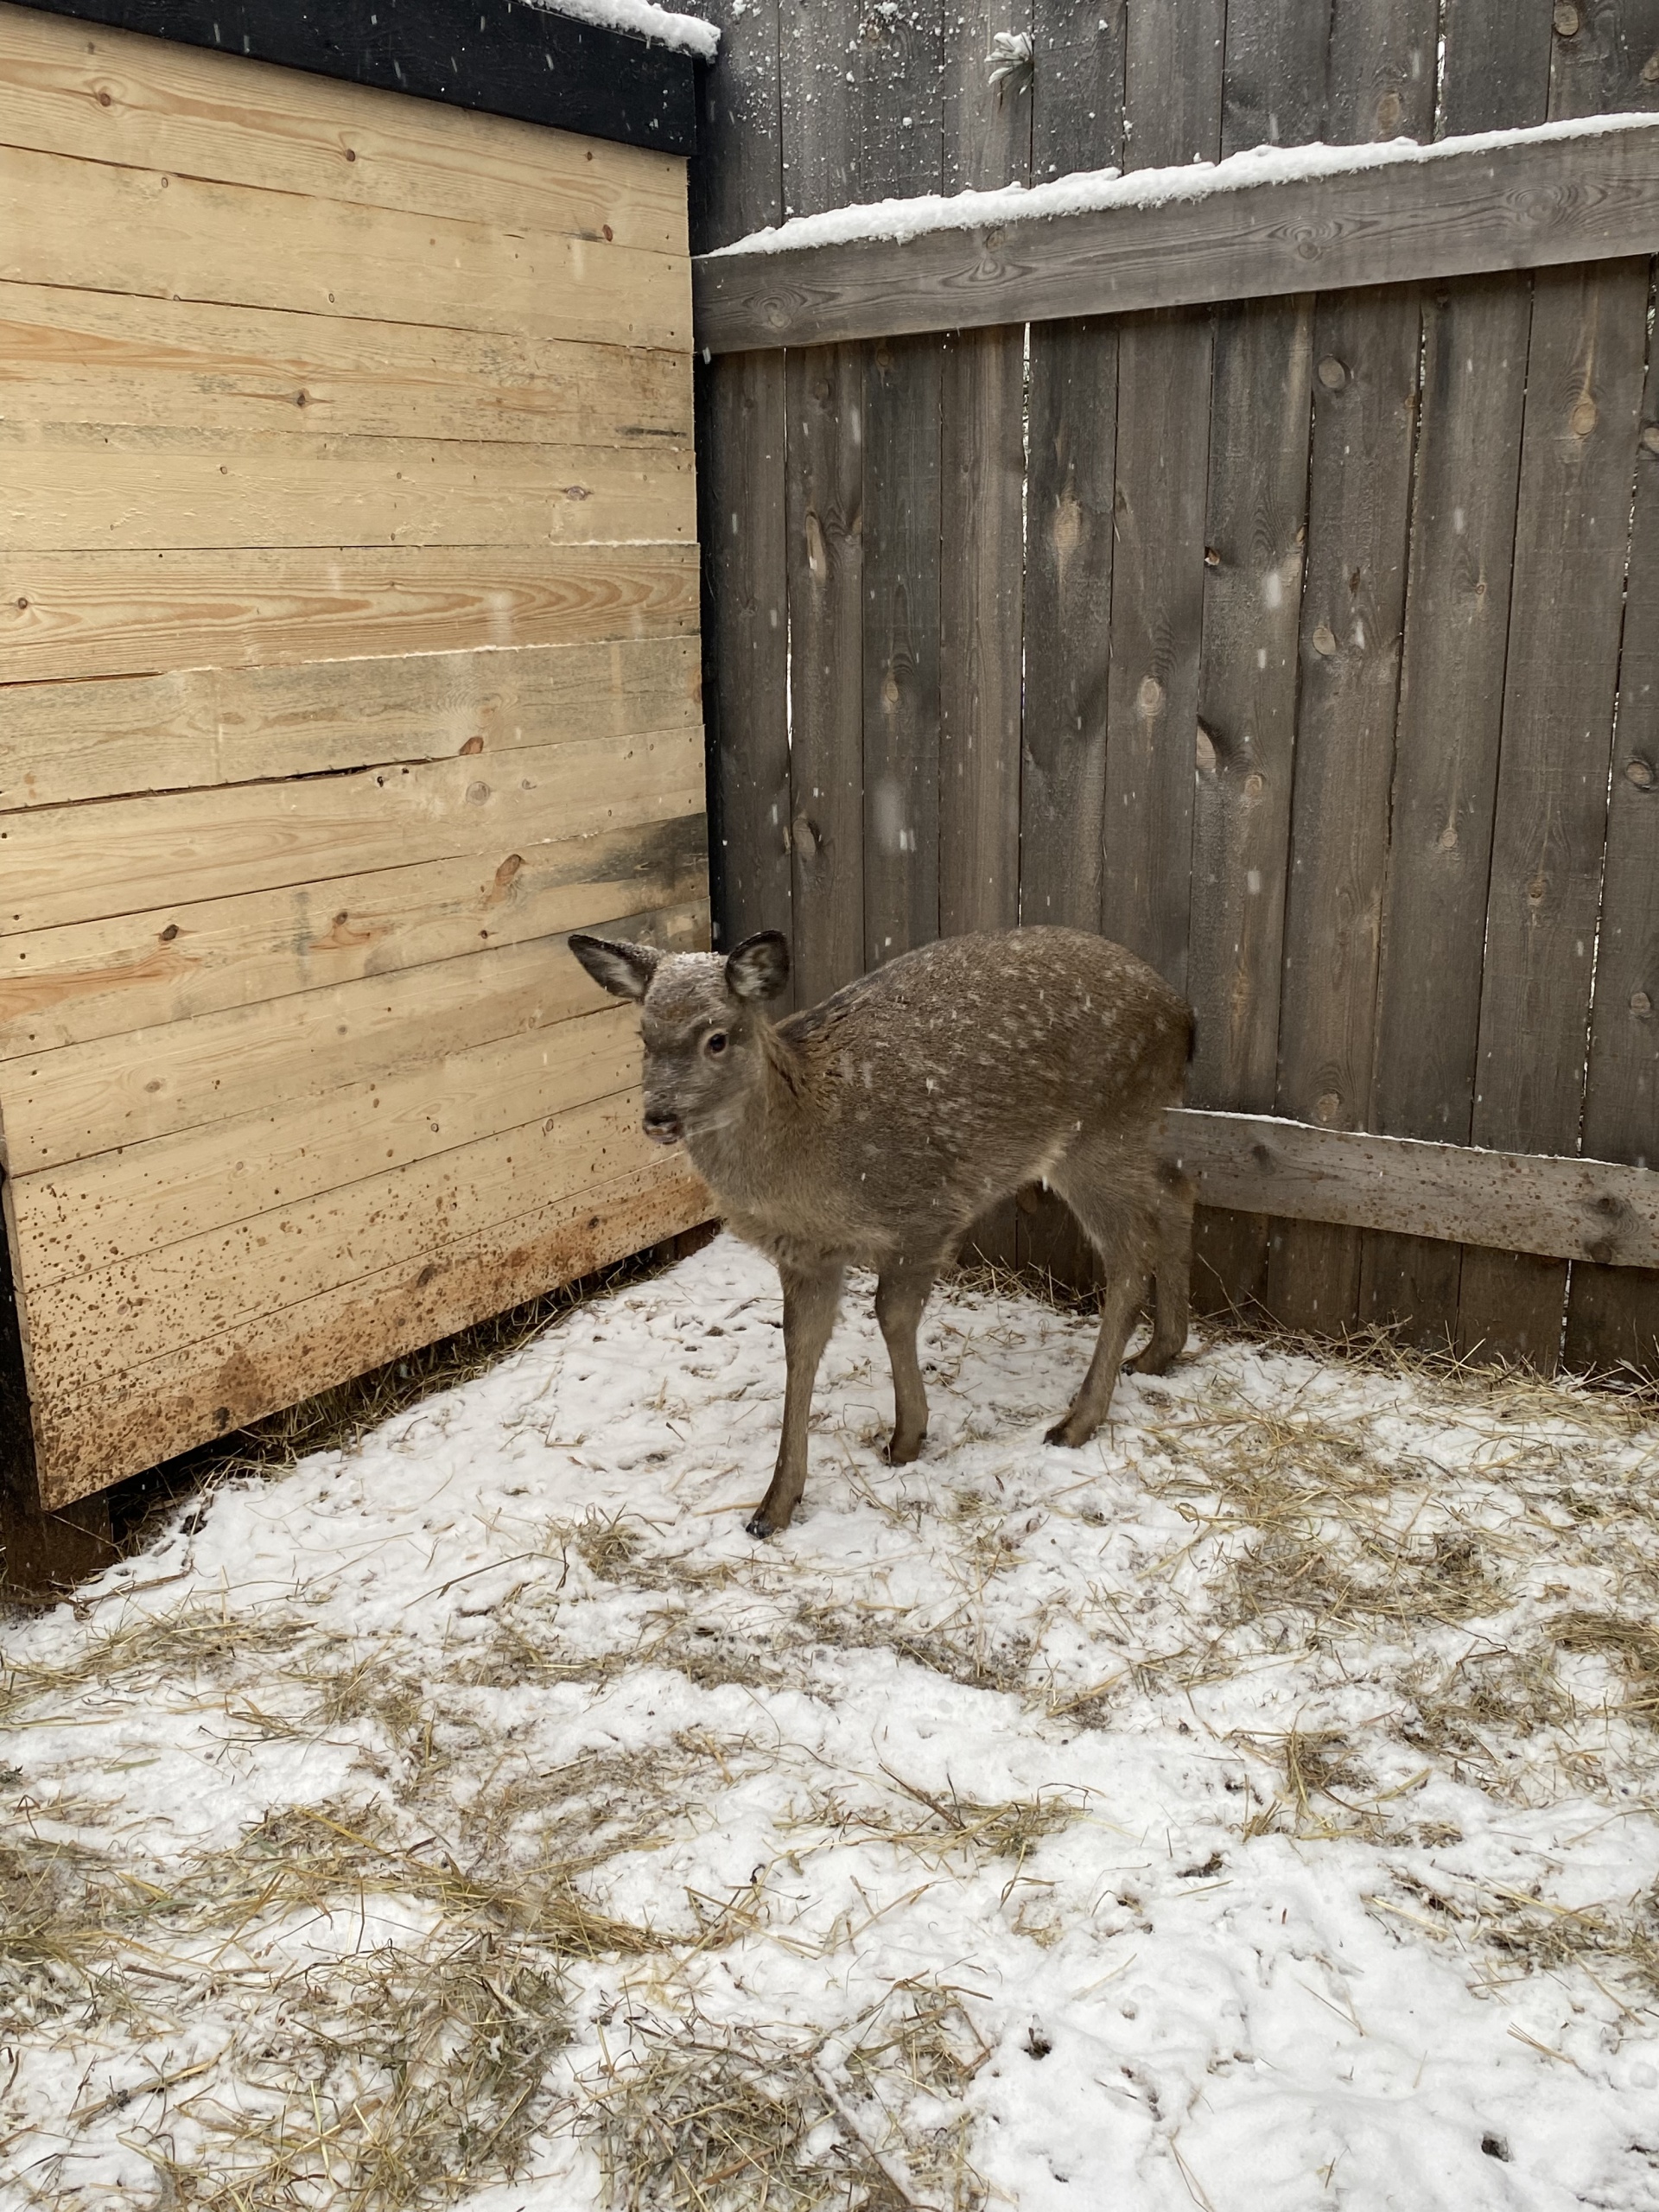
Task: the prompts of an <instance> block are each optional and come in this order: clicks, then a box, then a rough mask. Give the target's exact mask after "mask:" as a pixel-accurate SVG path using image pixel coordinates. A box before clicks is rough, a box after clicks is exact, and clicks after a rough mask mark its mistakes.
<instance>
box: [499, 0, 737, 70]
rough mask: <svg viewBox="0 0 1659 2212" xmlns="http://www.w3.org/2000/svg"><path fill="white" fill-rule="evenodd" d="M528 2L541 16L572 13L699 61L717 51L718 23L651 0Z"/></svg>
mask: <svg viewBox="0 0 1659 2212" xmlns="http://www.w3.org/2000/svg"><path fill="white" fill-rule="evenodd" d="M529 5H530V6H531V7H532V8H539V9H540V10H541V11H542V13H543V15H548V16H574V17H575V20H576V21H577V22H581V23H596V24H598V25H599V27H600V28H601V29H602V30H607V31H626V32H627V33H628V34H629V35H630V36H631V37H633V38H643V39H649V40H650V41H652V44H653V45H657V46H671V47H673V48H675V49H676V51H677V52H678V53H681V54H696V57H697V59H698V60H699V61H712V60H714V59H715V55H716V54H718V53H719V51H720V28H719V26H718V24H715V23H706V22H704V21H703V20H702V16H681V15H677V14H676V13H675V12H674V11H673V10H671V9H668V8H658V7H657V6H655V5H654V4H653V0H529Z"/></svg>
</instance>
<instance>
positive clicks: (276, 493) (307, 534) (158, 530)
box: [0, 409, 696, 552]
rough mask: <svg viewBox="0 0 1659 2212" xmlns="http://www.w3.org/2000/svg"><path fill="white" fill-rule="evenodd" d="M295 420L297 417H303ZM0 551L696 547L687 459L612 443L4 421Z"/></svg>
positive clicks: (665, 449) (684, 454) (0, 427)
mask: <svg viewBox="0 0 1659 2212" xmlns="http://www.w3.org/2000/svg"><path fill="white" fill-rule="evenodd" d="M299 411H300V410H297V409H296V410H295V412H296V413H298V412H299ZM0 475H3V477H4V480H5V483H6V504H5V508H4V510H3V512H0V548H3V549H5V550H10V551H13V552H17V551H21V550H23V549H24V548H29V549H30V550H37V551H42V552H77V551H82V550H92V551H95V552H97V551H103V550H117V549H118V550H123V551H133V550H149V549H152V548H155V547H158V546H161V547H166V548H168V549H172V548H175V547H178V548H192V547H204V548H205V547H209V546H233V547H238V548H240V547H251V546H300V545H340V544H341V543H349V544H352V545H354V546H359V547H362V546H371V545H514V546H519V545H522V546H542V545H594V544H605V543H613V542H615V541H618V540H621V541H624V542H632V543H641V542H649V541H651V540H652V539H659V540H662V541H664V542H666V543H676V542H677V543H685V544H689V543H690V542H691V541H692V540H693V539H694V538H695V537H696V490H695V486H694V483H693V479H692V467H691V455H690V452H689V451H686V450H683V449H682V450H676V449H674V448H671V447H669V446H667V445H666V444H664V445H662V446H659V447H658V449H656V450H654V451H652V450H648V451H646V452H644V453H641V452H638V451H630V450H628V449H626V448H617V447H612V446H580V445H577V446H543V445H508V444H505V443H502V442H499V441H490V442H476V443H474V442H461V441H460V440H456V439H444V440H442V441H439V442H432V441H430V440H417V439H414V438H340V437H321V438H318V437H310V436H306V435H291V434H288V435H285V434H283V433H272V432H269V431H268V432H266V433H264V435H259V434H258V433H256V432H249V431H246V430H231V431H221V430H219V429H195V430H181V429H149V428H144V429H137V428H130V427H125V426H123V425H120V424H114V423H104V422H100V421H92V422H86V423H65V422H63V421H62V420H61V419H56V420H53V421H50V422H47V423H40V422H27V423H26V422H18V421H15V420H14V421H13V422H11V423H5V424H0Z"/></svg>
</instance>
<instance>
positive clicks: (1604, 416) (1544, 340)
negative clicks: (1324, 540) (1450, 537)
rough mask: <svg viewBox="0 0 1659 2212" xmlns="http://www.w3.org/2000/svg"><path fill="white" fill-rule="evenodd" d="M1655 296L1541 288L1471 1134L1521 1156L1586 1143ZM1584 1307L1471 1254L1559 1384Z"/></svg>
mask: <svg viewBox="0 0 1659 2212" xmlns="http://www.w3.org/2000/svg"><path fill="white" fill-rule="evenodd" d="M1648 296H1649V272H1648V269H1647V265H1646V264H1645V263H1642V262H1635V263H1631V262H1617V263H1613V264H1610V265H1608V266H1605V267H1601V266H1598V267H1592V268H1586V269H1585V270H1559V271H1550V272H1548V273H1546V274H1543V275H1541V276H1540V277H1538V278H1537V280H1536V284H1535V293H1534V299H1533V313H1532V340H1531V347H1530V352H1529V361H1528V372H1527V400H1526V415H1525V424H1524V429H1523V431H1522V452H1521V491H1520V501H1519V505H1518V508H1517V512H1516V551H1515V580H1514V587H1513V594H1512V596H1513V613H1512V618H1511V623H1510V652H1509V665H1508V674H1507V678H1506V682H1505V686H1504V699H1503V750H1502V753H1501V756H1500V760H1499V767H1498V788H1497V817H1496V824H1495V829H1494V835H1493V845H1492V872H1491V888H1490V892H1489V895H1488V905H1487V926H1486V953H1485V969H1484V986H1483V991H1482V1000H1481V1016H1480V1057H1479V1063H1478V1077H1477V1084H1476V1093H1477V1096H1476V1105H1475V1113H1474V1118H1473V1122H1472V1124H1471V1134H1472V1135H1473V1138H1474V1141H1475V1142H1476V1143H1477V1144H1484V1145H1490V1146H1493V1147H1500V1148H1503V1149H1505V1150H1510V1149H1519V1148H1522V1147H1529V1146H1530V1147H1534V1148H1536V1149H1539V1150H1548V1151H1554V1152H1569V1151H1571V1150H1573V1147H1575V1146H1576V1145H1577V1142H1578V1140H1579V1123H1580V1110H1581V1107H1582V1103H1583V1095H1584V1071H1585V1039H1586V1029H1587V1027H1588V1022H1589V1013H1590V983H1591V975H1592V966H1593V961H1594V952H1595V937H1596V920H1597V908H1598V899H1599V886H1600V877H1601V861H1602V849H1603V842H1604V839H1605V825H1606V806H1607V778H1608V770H1609V765H1610V752H1611V738H1612V721H1613V697H1614V688H1615V683H1616V680H1617V671H1618V637H1619V618H1620V613H1621V601H1622V597H1623V579H1624V559H1625V552H1626V545H1627V540H1628V535H1629V527H1630V498H1631V478H1632V473H1633V470H1634V467H1635V458H1636V435H1637V415H1638V411H1639V407H1640V401H1641V392H1642V378H1643V369H1644V366H1645V361H1646V354H1647V311H1648ZM1566 1289H1567V1283H1566V1278H1565V1274H1564V1272H1563V1270H1562V1268H1560V1266H1558V1265H1556V1264H1554V1263H1552V1262H1546V1261H1541V1260H1526V1261H1517V1262H1514V1263H1509V1262H1506V1261H1505V1259H1504V1257H1503V1255H1501V1254H1497V1253H1478V1252H1471V1253H1470V1254H1469V1255H1467V1257H1466V1258H1465V1263H1464V1269H1463V1280H1462V1286H1461V1291H1460V1320H1459V1331H1460V1338H1461V1341H1462V1342H1463V1343H1464V1344H1468V1345H1472V1344H1484V1346H1485V1347H1486V1348H1487V1350H1488V1351H1497V1352H1506V1353H1512V1354H1514V1355H1516V1356H1517V1357H1525V1358H1527V1359H1529V1360H1530V1361H1532V1362H1533V1363H1535V1364H1537V1365H1539V1366H1541V1367H1543V1368H1545V1369H1546V1370H1548V1369H1549V1368H1552V1367H1553V1366H1554V1362H1555V1358H1556V1356H1557V1351H1558V1348H1559V1343H1560V1327H1561V1308H1562V1302H1563V1300H1564V1298H1565V1295H1566Z"/></svg>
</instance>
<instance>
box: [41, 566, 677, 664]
mask: <svg viewBox="0 0 1659 2212" xmlns="http://www.w3.org/2000/svg"><path fill="white" fill-rule="evenodd" d="M696 575H697V571H696V554H695V552H694V551H693V550H692V549H691V548H690V547H689V546H688V547H680V546H661V547H654V546H617V547H612V548H610V549H609V550H606V551H604V552H602V553H601V552H596V551H595V550H594V549H592V548H590V547H586V546H581V547H572V546H549V547H546V548H543V549H542V550H538V551H537V552H533V553H531V552H525V551H524V550H522V549H519V548H516V547H507V548H505V549H498V548H496V547H494V546H461V547H446V546H436V547H428V546H395V547H387V548H384V549H381V550H367V551H364V550H359V549H358V548H357V547H355V546H342V547H340V548H339V549H337V550H325V549H319V550H297V551H289V550H286V549H283V550H253V551H251V552H244V551H241V550H225V551H220V552H213V553H195V552H189V553H149V554H143V553H34V552H26V553H0V683H49V682H54V681H60V680H62V679H65V678H70V677H73V678H82V677H89V676H137V675H148V674H156V673H160V672H162V671H165V670H168V669H175V668H200V667H211V666H219V667H225V666H230V667H241V668H250V667H257V666H260V665H270V664H276V663H283V662H290V663H291V662H296V661H314V660H332V659H346V658H354V657H358V656H364V657H373V656H376V655H380V654H386V655H391V654H398V653H416V652H458V651H469V650H475V649H476V648H478V647H479V646H482V645H495V646H504V645H564V644H567V643H570V642H574V641H575V640H577V639H601V640H607V641H608V640H610V639H623V638H647V637H673V636H685V635H690V634H691V633H693V632H695V631H696V622H697V600H696Z"/></svg>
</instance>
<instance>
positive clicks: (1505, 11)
mask: <svg viewBox="0 0 1659 2212" xmlns="http://www.w3.org/2000/svg"><path fill="white" fill-rule="evenodd" d="M1445 30H1446V56H1445V61H1444V64H1443V67H1442V71H1441V77H1440V116H1439V118H1438V120H1437V125H1436V128H1437V130H1438V134H1439V136H1440V137H1442V138H1452V137H1459V136H1460V135H1461V134H1462V133H1463V132H1465V131H1467V130H1516V129H1518V128H1520V127H1521V126H1522V125H1524V124H1533V123H1541V122H1542V121H1543V119H1544V111H1545V108H1546V105H1547V104H1548V99H1549V67H1550V10H1549V9H1548V8H1545V7H1528V8H1517V7H1516V4H1515V0H1445Z"/></svg>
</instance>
